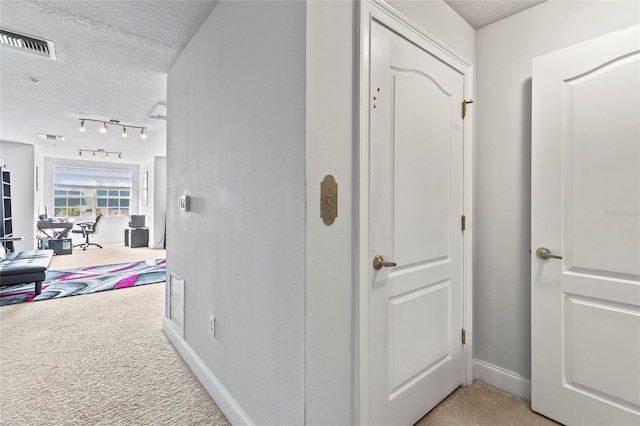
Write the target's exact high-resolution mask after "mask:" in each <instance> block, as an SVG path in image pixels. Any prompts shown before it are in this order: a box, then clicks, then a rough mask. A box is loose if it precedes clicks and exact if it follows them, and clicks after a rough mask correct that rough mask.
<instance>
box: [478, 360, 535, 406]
mask: <svg viewBox="0 0 640 426" xmlns="http://www.w3.org/2000/svg"><path fill="white" fill-rule="evenodd" d="M473 377H474V379H478V380H480V381H481V382H484V383H486V384H488V385H491V386H493V387H495V388H498V389H502V390H503V391H505V392H507V393H510V394H511V395H515V396H517V397H519V398H522V399H526V400H527V401H531V380H530V379H527V378H526V377H522V376H520V375H519V374H516V373H514V372H512V371H508V370H505V369H503V368H500V367H498V366H495V365H492V364H489V363H488V362H484V361H480V360H478V359H475V360H473Z"/></svg>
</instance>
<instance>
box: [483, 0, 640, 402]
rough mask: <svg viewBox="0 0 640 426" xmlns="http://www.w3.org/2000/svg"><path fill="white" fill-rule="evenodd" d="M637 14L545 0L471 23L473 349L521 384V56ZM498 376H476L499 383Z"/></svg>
mask: <svg viewBox="0 0 640 426" xmlns="http://www.w3.org/2000/svg"><path fill="white" fill-rule="evenodd" d="M639 19H640V3H638V2H616V1H605V2H595V1H549V2H545V3H542V4H540V5H538V6H536V7H533V8H531V9H529V10H527V11H524V12H522V13H519V14H517V15H514V16H513V17H511V18H507V19H504V20H502V21H498V22H497V23H495V24H492V25H489V26H487V27H484V28H482V29H480V30H479V31H478V32H477V58H478V62H477V99H476V101H477V102H476V103H475V104H474V108H475V109H476V113H477V115H476V123H477V124H476V141H477V144H476V209H475V212H476V219H475V222H476V226H475V237H476V239H475V243H476V244H475V274H474V285H475V303H474V313H475V318H474V327H475V357H476V358H477V359H478V360H480V361H481V362H482V363H486V364H487V365H488V366H489V367H491V366H495V367H499V369H502V370H506V372H507V373H513V374H514V375H515V376H519V378H518V377H516V379H524V380H522V381H523V386H520V389H521V390H523V388H526V387H527V386H528V384H527V383H526V382H527V380H526V379H528V378H530V377H531V366H530V363H531V357H530V351H531V345H530V339H531V332H530V325H531V323H530V317H531V312H530V303H531V298H530V266H529V265H530V257H529V256H530V255H529V248H530V231H531V221H530V209H531V203H530V196H531V192H530V183H531V182H530V173H531V155H530V150H531V60H532V59H533V58H534V57H536V56H539V55H543V54H545V53H548V52H551V51H554V50H558V49H560V48H563V47H566V46H570V45H573V44H576V43H579V42H581V41H585V40H588V39H591V38H594V37H597V36H600V35H603V34H606V33H609V32H612V31H615V30H618V29H621V28H624V27H628V26H631V25H633V24H637V23H638V21H639ZM534 250H535V248H534ZM498 376H499V374H498V375H493V376H489V377H488V378H486V380H487V381H492V384H494V385H497V386H501V387H504V386H503V385H504V383H502V384H501V383H500V382H499V380H500V377H498ZM506 388H508V390H510V391H513V392H516V393H520V394H521V396H524V397H527V396H528V395H527V394H526V390H523V392H517V391H516V390H514V389H513V388H509V386H508V385H507V386H506Z"/></svg>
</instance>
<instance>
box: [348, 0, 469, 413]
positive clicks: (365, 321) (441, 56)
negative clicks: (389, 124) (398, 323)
mask: <svg viewBox="0 0 640 426" xmlns="http://www.w3.org/2000/svg"><path fill="white" fill-rule="evenodd" d="M360 18H361V20H360V73H359V77H360V127H359V129H360V135H359V141H360V143H359V164H358V171H359V173H358V176H359V179H360V181H359V185H358V188H359V189H358V194H359V197H358V198H359V229H358V235H359V239H358V247H359V248H358V254H359V259H358V276H359V279H358V283H359V294H358V296H359V300H358V314H359V317H358V319H359V325H358V327H357V332H358V336H357V339H358V340H357V343H358V345H357V346H358V350H357V352H356V353H357V360H356V364H357V365H358V367H357V369H356V372H355V374H356V375H357V377H356V392H357V396H356V400H357V401H359V406H358V411H359V412H358V416H357V417H356V420H357V423H360V424H371V423H375V422H380V421H390V420H391V419H389V418H380V416H381V413H380V412H375V413H373V414H372V411H371V409H372V406H373V405H374V404H377V402H379V401H384V400H385V398H389V400H392V399H394V398H397V397H398V396H399V394H400V393H401V392H400V391H399V390H396V391H394V392H393V396H392V397H390V396H389V395H387V397H382V398H383V399H382V400H380V392H379V391H378V388H379V387H380V383H381V382H386V378H385V375H386V374H387V373H380V374H378V373H379V372H377V369H378V367H380V366H382V367H383V368H384V370H385V371H387V370H386V369H387V367H389V368H390V370H389V371H392V370H393V367H391V364H388V363H389V362H390V360H389V359H386V357H382V358H380V357H378V356H377V354H378V352H377V351H378V349H379V348H378V346H379V345H382V348H384V347H385V343H384V342H381V341H379V339H377V338H373V339H372V337H371V336H372V334H371V333H372V331H371V327H372V326H374V324H375V323H376V321H373V322H372V317H371V315H372V312H373V311H371V309H373V308H372V303H374V301H375V300H377V299H378V296H372V293H371V288H372V285H371V277H372V275H371V273H370V272H371V270H372V265H371V259H372V256H370V254H371V253H370V250H371V249H373V248H372V246H371V244H372V240H374V239H375V238H373V239H372V237H371V234H370V229H371V227H372V226H377V223H374V222H373V221H374V220H375V219H373V218H371V215H370V208H371V207H370V206H374V205H375V204H376V203H377V201H376V197H377V196H376V197H374V196H370V188H371V186H372V185H373V184H375V182H373V180H374V179H373V178H372V177H370V176H375V177H376V179H377V173H378V172H377V171H375V170H373V169H372V168H371V167H373V166H370V162H372V161H377V160H374V158H373V157H372V156H371V150H376V149H378V148H380V147H378V146H377V145H376V146H373V139H372V138H373V136H372V134H371V133H372V132H371V131H370V121H369V120H370V118H369V114H370V108H369V107H370V103H369V101H370V99H369V98H370V92H369V91H370V87H369V84H370V81H371V79H372V73H373V71H372V67H373V61H374V58H373V56H374V55H373V54H372V53H371V52H372V48H373V47H372V37H373V36H372V31H373V27H374V26H379V27H380V28H382V27H385V28H387V29H389V30H390V31H391V32H393V33H395V34H398V35H400V36H401V37H396V38H397V39H398V40H401V39H402V40H406V41H407V42H408V44H407V46H411V45H412V46H414V47H417V48H418V49H416V51H422V52H427V53H426V56H427V57H428V58H431V59H432V60H435V61H436V63H439V64H440V65H442V64H444V66H443V68H448V69H451V70H452V71H454V74H455V73H457V74H458V75H459V76H460V88H459V89H457V90H459V92H458V94H457V95H455V96H453V97H452V99H456V100H455V103H456V106H457V107H459V108H460V111H461V101H462V99H469V98H471V97H472V96H471V94H472V81H473V77H472V66H471V64H470V63H469V62H468V61H467V60H465V59H464V58H462V57H460V56H459V55H458V54H456V53H455V52H453V51H452V50H451V49H449V48H448V47H447V46H445V45H443V44H442V43H441V42H439V41H438V40H437V39H435V38H434V37H432V36H431V35H430V34H428V33H426V32H424V30H422V29H421V28H419V27H418V26H416V25H415V24H414V23H412V22H411V21H408V20H407V19H406V18H404V17H403V16H402V15H400V14H399V13H397V12H396V11H395V10H394V9H392V8H390V7H389V6H387V5H386V4H385V3H381V2H378V1H370V2H363V3H361V11H360ZM400 43H402V42H400ZM396 45H397V44H396ZM408 48H409V49H411V48H410V47H408ZM428 58H426V59H428ZM427 62H428V60H427ZM452 81H455V78H454V80H452ZM451 102H454V101H453V100H451ZM457 107H456V110H457ZM472 116H473V114H472V113H471V108H468V114H467V116H466V119H465V120H462V119H460V123H459V126H460V129H459V130H458V132H460V137H461V139H462V141H461V146H460V147H459V148H458V149H459V151H458V152H459V154H460V155H459V157H458V161H459V167H460V169H459V172H460V176H459V179H460V181H459V182H460V187H459V188H460V192H461V193H460V194H459V196H460V203H459V204H455V203H454V205H456V206H457V207H456V208H455V209H459V210H460V211H459V212H458V213H453V214H457V215H458V216H456V219H457V220H456V221H457V222H459V220H460V215H462V214H464V215H465V216H466V222H467V227H466V230H465V231H464V233H463V232H462V230H461V229H460V228H458V230H459V236H460V239H461V241H460V246H459V249H460V252H461V256H459V257H458V256H457V255H454V257H456V258H457V259H458V267H459V272H454V275H456V276H458V278H457V279H459V283H458V284H457V285H459V287H458V290H457V292H456V291H452V293H450V294H451V295H452V296H451V297H452V298H453V299H455V300H453V299H452V303H453V305H455V304H458V306H459V307H458V308H452V309H453V311H451V312H450V313H448V314H444V313H443V315H445V316H446V315H453V316H454V317H455V318H454V317H447V319H448V318H453V320H452V324H450V325H452V328H455V327H459V326H460V325H462V327H463V328H464V329H465V332H466V336H467V338H466V344H465V345H461V344H460V342H459V340H458V341H457V342H454V341H453V339H452V338H450V337H451V336H452V335H453V333H455V335H456V338H457V339H460V333H461V330H460V329H459V328H457V329H456V330H455V331H454V330H448V333H449V334H448V336H449V337H447V338H446V341H447V342H449V341H451V347H450V348H449V349H447V350H451V351H459V352H461V354H460V353H459V352H456V353H455V354H454V356H453V359H454V361H453V363H454V364H453V365H457V366H458V367H454V368H458V369H459V372H458V373H454V375H456V374H457V376H458V378H457V379H454V381H456V380H457V382H456V383H457V384H462V385H467V384H469V383H471V381H472V379H473V378H472V369H471V365H472V338H471V336H472V322H471V320H472V311H471V306H472V300H471V294H472V283H471V277H472V274H471V267H472V265H471V259H472V256H471V254H472V253H471V247H472V242H471V241H472V240H471V236H472V231H471V230H472V223H473V220H472V208H471V206H472V199H473V197H472V185H471V176H472V159H473V149H472V138H471V134H472V133H471V129H472ZM383 131H384V130H383ZM453 133H455V132H453ZM370 144H371V145H370ZM383 149H386V148H383ZM452 150H453V151H452V153H453V152H455V149H453V148H452ZM452 155H456V154H455V153H453V154H452ZM382 158H384V155H383V156H382ZM372 172H375V174H374V175H372ZM447 173H448V172H447ZM454 174H455V173H454ZM383 179H385V178H383ZM387 180H388V179H387ZM382 192H385V190H382ZM374 194H375V193H374ZM454 197H455V195H454ZM372 202H373V204H371V203H372ZM423 207H424V206H423ZM384 226H385V227H386V226H387V225H384ZM456 226H458V227H459V226H460V225H459V223H458V224H457V225H456ZM446 232H447V234H448V232H449V231H446ZM451 235H453V232H452V233H451ZM455 244H456V243H454V246H455ZM453 250H454V251H455V250H456V249H455V248H454V249H453ZM404 272H406V271H404ZM385 274H386V275H385ZM382 275H384V276H388V273H387V272H386V271H385V273H383V274H382ZM404 275H406V273H405V274H404ZM374 277H375V276H374ZM388 285H391V284H388ZM452 289H453V290H455V286H453V287H452ZM449 290H451V289H449ZM449 290H447V291H449ZM443 291H444V290H443ZM373 294H375V293H373ZM442 294H445V293H442ZM456 294H457V296H456ZM383 299H384V298H383ZM384 300H386V299H384ZM423 300H426V298H423ZM379 302H380V300H378V302H376V303H374V305H378V306H379V307H380V308H381V309H382V311H383V312H384V311H385V310H386V309H387V308H386V307H385V306H383V305H384V304H385V303H388V302H383V304H382V305H380V303H379ZM453 305H452V306H453ZM456 309H457V311H456ZM455 312H457V314H456V313H455ZM456 323H457V325H456ZM379 325H381V324H379ZM383 327H384V328H388V327H389V325H388V324H386V323H385V324H384V326H383ZM387 332H389V333H391V330H386V329H381V330H380V334H386V333H387ZM373 336H374V337H377V332H376V334H374V335H373ZM405 337H406V336H405ZM382 340H384V339H382ZM409 340H411V339H409ZM456 343H457V344H456ZM374 346H375V347H374ZM445 346H447V345H445ZM443 348H444V346H443ZM372 351H373V352H372ZM371 353H373V354H374V355H376V356H372V355H371ZM451 353H452V354H453V352H451ZM458 356H459V358H460V362H459V363H457V364H456V362H457V361H455V359H457V357H458ZM443 359H447V357H445V358H443ZM444 363H445V364H446V363H447V362H446V361H444ZM436 365H437V367H434V368H436V369H439V368H440V366H441V365H444V364H438V362H436ZM372 369H373V370H372ZM374 370H375V371H376V374H373V375H372V371H374ZM431 371H432V370H431V369H430V367H429V368H427V369H426V370H424V374H422V373H421V374H419V376H420V380H422V378H425V377H427V376H428V375H429V374H430V373H429V372H431ZM423 376H424V377H423ZM416 377H417V376H416ZM394 380H396V381H397V380H399V379H398V377H396V378H395V379H394V378H391V377H390V376H389V383H392V382H393V381H394ZM416 380H417V379H416ZM416 380H410V381H409V382H408V383H413V382H416ZM396 384H397V383H396ZM382 386H383V387H385V386H390V385H389V384H387V383H383V385H382ZM447 386H449V385H446V386H442V389H439V388H438V390H439V391H441V392H443V393H444V396H446V393H448V392H449V391H451V390H453V389H454V388H455V384H454V386H453V389H447V390H444V388H445V387H447ZM407 388H408V385H404V384H403V385H401V386H400V387H399V388H398V389H402V391H404V390H406V389H407ZM425 389H428V388H425ZM431 389H436V388H431ZM374 390H375V391H374ZM385 391H386V390H385ZM423 391H424V390H423ZM428 392H429V393H431V391H428ZM383 393H384V392H383ZM376 395H377V396H376ZM432 396H433V395H428V396H427V397H426V398H427V399H428V398H431V397H432ZM438 398H440V397H438ZM397 399H399V398H397ZM395 402H397V401H394V402H393V403H391V404H390V405H389V406H390V407H391V406H393V405H394V403H395ZM403 404H404V403H399V405H398V404H396V405H398V406H399V407H404V408H406V406H404V405H403ZM430 406H432V405H430ZM404 408H403V409H402V410H401V411H403V410H404ZM428 409H429V408H427V410H428ZM388 414H389V413H385V414H384V415H388ZM418 414H425V413H418ZM414 416H415V413H414ZM418 418H419V417H418ZM412 419H413V420H417V419H415V418H414V417H412ZM397 421H401V420H400V419H397ZM407 421H409V419H408V418H407Z"/></svg>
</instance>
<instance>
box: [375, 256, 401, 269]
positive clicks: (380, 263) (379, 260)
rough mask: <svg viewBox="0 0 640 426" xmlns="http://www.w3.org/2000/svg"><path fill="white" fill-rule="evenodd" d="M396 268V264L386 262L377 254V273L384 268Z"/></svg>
mask: <svg viewBox="0 0 640 426" xmlns="http://www.w3.org/2000/svg"><path fill="white" fill-rule="evenodd" d="M394 266H397V265H396V263H395V262H385V261H384V259H383V257H382V256H380V255H379V254H376V257H374V258H373V269H375V270H376V271H379V270H380V269H382V268H383V267H384V268H393V267H394Z"/></svg>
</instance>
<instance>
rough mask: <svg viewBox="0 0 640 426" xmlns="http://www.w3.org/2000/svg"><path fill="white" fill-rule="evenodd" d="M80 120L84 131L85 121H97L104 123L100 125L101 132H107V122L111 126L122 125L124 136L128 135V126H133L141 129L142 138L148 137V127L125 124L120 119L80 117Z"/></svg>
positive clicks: (81, 129) (81, 128)
mask: <svg viewBox="0 0 640 426" xmlns="http://www.w3.org/2000/svg"><path fill="white" fill-rule="evenodd" d="M78 120H80V131H81V132H84V131H85V130H86V128H85V126H84V122H85V121H95V122H96V123H102V126H100V133H107V128H108V126H107V124H109V125H111V126H120V127H122V133H121V134H122V137H123V138H126V137H127V127H130V128H133V129H140V138H141V139H147V132H146V130H147V128H146V127H142V126H133V125H131V124H124V123H121V122H119V121H118V120H109V121H104V120H94V119H93V118H82V117H80V118H78Z"/></svg>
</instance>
